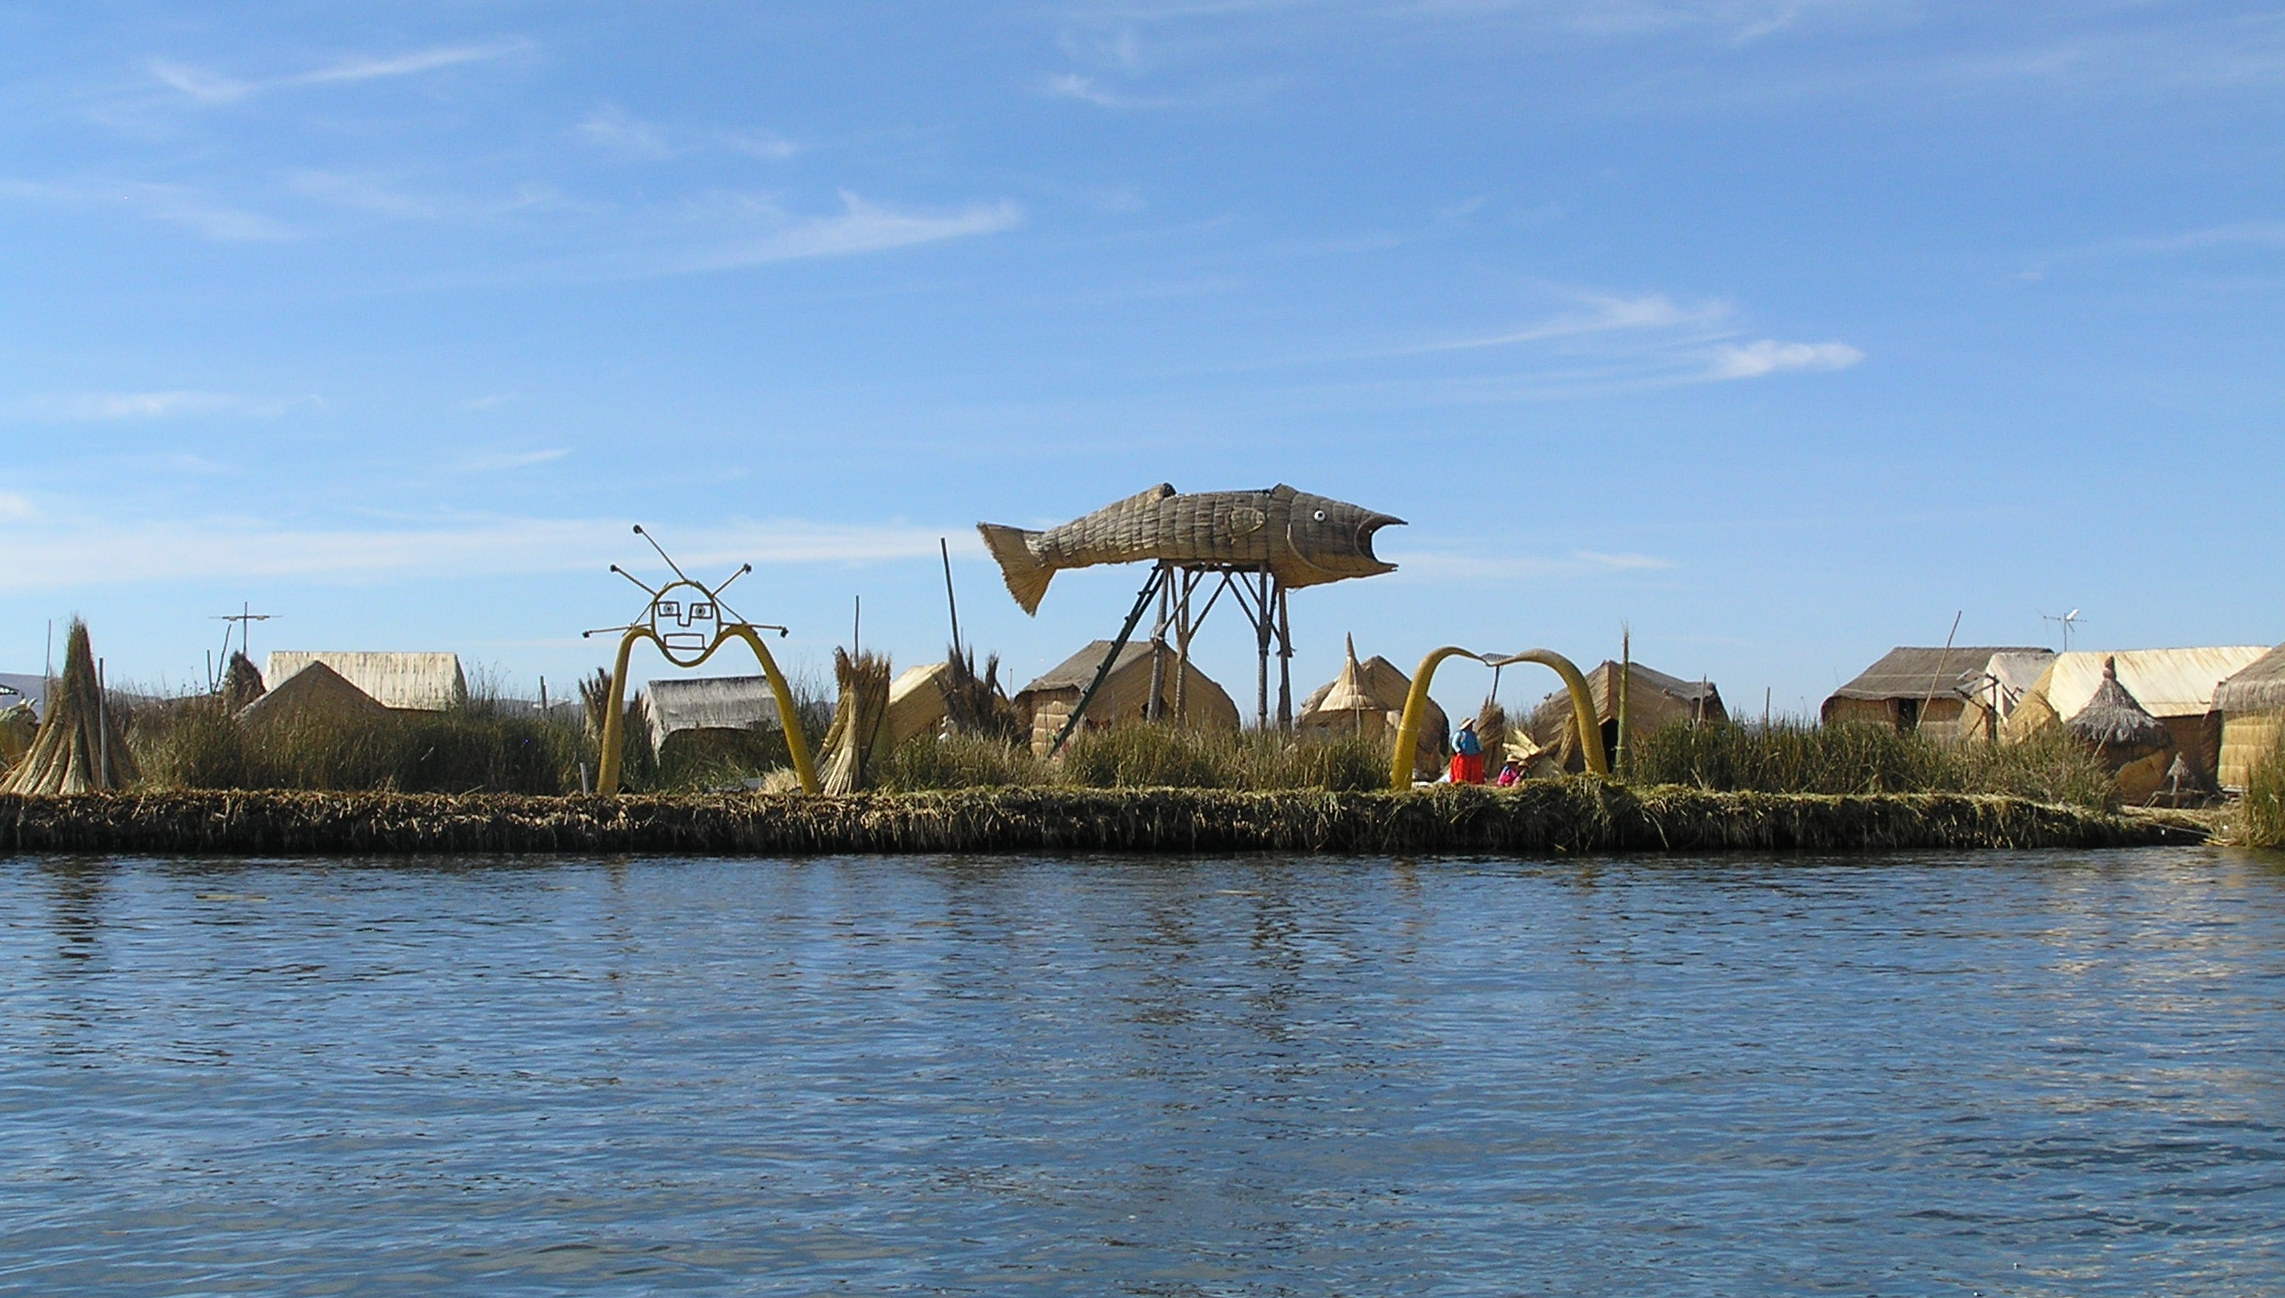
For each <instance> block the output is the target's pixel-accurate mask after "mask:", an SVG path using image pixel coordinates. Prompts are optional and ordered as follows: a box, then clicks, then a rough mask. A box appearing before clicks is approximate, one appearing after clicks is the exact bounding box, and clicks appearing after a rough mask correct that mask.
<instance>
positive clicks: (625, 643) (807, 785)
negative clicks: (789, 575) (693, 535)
mask: <svg viewBox="0 0 2285 1298" xmlns="http://www.w3.org/2000/svg"><path fill="white" fill-rule="evenodd" d="M635 535H637V536H640V537H642V538H643V539H644V540H646V541H649V542H650V543H651V548H652V549H653V550H656V551H658V556H659V558H661V559H664V560H666V566H667V567H668V568H670V569H672V570H673V572H674V578H675V579H674V580H673V581H670V582H667V583H666V584H665V585H663V586H660V587H658V588H656V589H653V588H652V587H651V585H650V583H648V582H646V581H644V580H643V579H642V578H640V577H637V576H635V575H634V574H633V573H631V572H628V571H627V570H626V569H625V568H622V567H620V566H619V565H618V564H615V563H614V564H612V565H611V571H613V572H615V573H618V574H619V575H620V576H622V577H625V578H626V579H627V580H628V581H631V582H633V583H635V584H636V585H637V586H640V587H642V590H643V594H644V595H646V596H648V597H649V599H650V602H649V603H648V604H647V605H645V606H644V608H643V613H642V616H641V617H639V618H637V619H636V620H634V621H633V622H630V623H628V624H627V625H625V626H613V627H603V628H600V630H599V631H588V632H585V633H583V637H582V638H584V636H590V635H596V634H599V633H600V632H601V631H616V632H618V633H619V656H618V659H617V660H616V661H615V662H613V663H612V665H611V686H610V690H611V693H610V699H609V700H608V703H607V705H606V706H605V708H604V712H603V733H602V736H601V743H602V755H601V761H600V764H599V767H598V769H597V771H596V776H595V791H596V792H598V793H616V792H618V789H619V765H620V756H621V752H620V748H621V744H622V741H623V736H622V734H621V732H622V730H623V728H624V725H625V721H624V716H625V703H626V698H627V659H628V656H629V655H630V654H631V653H633V651H634V648H635V644H636V642H637V641H641V640H648V641H650V642H651V643H653V644H655V645H657V646H658V647H659V652H660V653H661V654H664V655H665V656H666V660H667V661H668V662H670V663H673V664H674V665H675V666H677V667H696V666H698V665H700V664H701V663H704V662H705V661H706V660H707V659H709V658H711V657H713V656H714V651H715V650H717V649H720V648H721V647H722V646H723V645H725V644H727V643H729V642H730V641H732V640H743V641H745V642H746V645H747V647H748V648H750V649H752V650H753V651H754V660H755V661H756V662H758V663H760V664H761V668H762V674H763V675H764V676H766V677H768V678H769V682H770V692H771V693H772V694H774V695H775V696H777V706H778V723H779V725H780V726H781V727H783V729H784V731H785V737H786V755H787V756H788V757H789V758H791V759H792V761H793V769H794V773H795V774H796V775H797V776H799V777H800V779H801V787H802V788H803V789H804V790H805V791H807V792H810V793H815V792H817V788H818V785H817V772H816V770H815V769H814V768H813V767H812V766H811V765H810V760H809V748H808V745H807V744H806V742H804V740H803V739H802V735H801V718H800V716H799V715H798V714H797V712H796V710H795V708H794V703H793V692H792V691H791V690H789V689H788V688H787V687H786V683H785V677H784V675H782V674H781V673H780V672H779V671H778V665H777V663H776V662H775V661H774V660H772V659H771V657H770V651H769V649H768V648H767V647H765V646H764V645H763V644H762V638H761V636H760V635H759V634H757V632H760V631H775V632H777V633H778V634H779V635H781V636H782V635H784V634H785V633H786V629H785V628H784V627H782V626H757V625H756V624H755V623H752V622H748V621H746V620H745V619H744V618H742V617H739V616H738V615H737V613H736V612H735V611H734V610H732V609H730V608H728V607H727V606H725V605H724V604H723V603H722V592H723V591H724V590H727V589H728V588H729V586H730V583H731V582H734V581H736V580H738V579H739V578H740V577H743V576H745V575H746V574H747V573H749V572H752V571H753V570H754V565H752V564H750V563H748V564H741V565H739V568H738V570H737V571H736V572H733V573H731V574H730V575H729V576H728V577H725V578H723V579H722V581H721V582H720V583H719V584H718V585H713V586H709V585H707V584H706V583H705V582H702V581H697V580H694V579H693V578H692V577H691V576H690V574H688V573H686V572H684V571H683V570H682V567H681V565H680V564H677V563H676V562H675V561H674V559H673V558H672V557H670V556H669V555H668V554H667V552H666V549H665V548H664V547H663V546H661V545H660V544H659V543H658V541H657V539H656V538H654V537H653V536H651V534H650V533H648V532H645V531H644V530H643V529H642V527H641V526H640V525H638V526H637V527H636V528H635Z"/></svg>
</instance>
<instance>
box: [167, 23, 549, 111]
mask: <svg viewBox="0 0 2285 1298" xmlns="http://www.w3.org/2000/svg"><path fill="white" fill-rule="evenodd" d="M530 48H531V42H530V41H527V40H522V39H513V40H501V41H492V42H489V43H487V44H482V45H443V46H437V47H434V48H431V49H425V50H415V51H413V52H411V53H409V54H398V55H392V56H387V57H380V58H373V57H365V56H359V57H352V58H347V59H343V60H341V61H339V62H336V63H329V64H327V65H325V66H324V67H321V68H312V69H310V70H309V71H307V72H297V73H292V74H289V75H286V76H280V77H271V78H268V79H267V80H260V81H246V80H241V79H239V78H236V77H230V76H225V75H223V74H222V73H219V72H214V71H211V70H209V69H206V68H199V67H193V66H191V65H189V64H187V63H177V62H174V61H172V60H168V59H154V60H152V61H151V63H150V64H149V65H148V66H149V68H150V73H151V75H152V76H153V77H156V78H157V79H158V80H159V81H160V82H161V83H162V84H164V85H166V86H168V87H169V88H171V89H174V90H177V91H180V92H181V93H183V94H185V95H188V96H189V97H190V98H192V99H195V100H197V101H198V102H200V103H202V104H226V103H230V102H232V101H234V100H239V99H244V98H246V97H247V96H249V95H254V94H259V93H261V92H263V91H267V90H275V89H278V88H281V87H288V86H321V85H336V84H342V83H352V82H359V81H374V80H380V79H383V78H387V77H404V76H412V75H415V74H417V73H422V72H432V71H434V70H436V69H438V68H448V67H452V66H454V65H456V64H462V63H478V62H483V61H486V60H490V59H497V58H501V57H504V56H506V55H509V54H516V53H520V52H522V51H524V50H527V49H530Z"/></svg>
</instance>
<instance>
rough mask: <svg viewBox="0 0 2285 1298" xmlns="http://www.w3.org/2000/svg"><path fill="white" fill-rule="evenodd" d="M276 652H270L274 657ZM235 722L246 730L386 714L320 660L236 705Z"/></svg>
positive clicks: (351, 720)
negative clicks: (237, 706)
mask: <svg viewBox="0 0 2285 1298" xmlns="http://www.w3.org/2000/svg"><path fill="white" fill-rule="evenodd" d="M275 657H276V655H272V659H273V660H275ZM237 715H238V724H240V725H241V726H244V727H246V728H247V729H248V730H249V731H261V730H267V729H270V728H272V727H275V726H284V725H293V726H300V725H303V724H324V725H340V724H342V723H355V722H360V721H377V720H380V719H381V718H384V717H387V716H389V715H391V714H390V712H389V709H387V708H385V707H383V706H382V705H381V702H380V700H378V699H376V698H374V697H373V696H372V695H370V694H367V693H366V692H365V691H363V690H361V689H358V688H357V687H356V686H355V685H353V684H351V683H350V682H349V680H348V678H347V677H344V676H343V675H342V674H341V673H339V672H337V671H335V670H333V669H332V668H331V667H328V666H326V665H325V664H324V663H322V662H312V663H308V664H305V665H304V666H303V667H302V668H301V669H300V670H299V671H296V672H295V673H294V674H293V675H291V676H288V677H287V678H285V679H284V680H282V681H279V682H278V687H277V688H276V689H274V690H271V691H269V692H267V693H265V694H262V695H260V696H258V697H257V698H255V700H254V701H253V702H251V703H248V704H247V705H246V706H244V707H242V708H240V709H238V713H237Z"/></svg>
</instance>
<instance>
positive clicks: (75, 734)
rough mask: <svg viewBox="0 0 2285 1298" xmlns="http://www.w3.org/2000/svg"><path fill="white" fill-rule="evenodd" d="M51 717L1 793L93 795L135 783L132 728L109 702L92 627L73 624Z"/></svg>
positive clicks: (50, 696) (1, 786)
mask: <svg viewBox="0 0 2285 1298" xmlns="http://www.w3.org/2000/svg"><path fill="white" fill-rule="evenodd" d="M44 701H45V703H46V705H47V715H46V716H45V717H44V718H42V719H41V721H40V729H39V733H38V734H36V735H34V736H33V738H32V746H31V749H30V751H28V752H26V753H25V754H24V757H23V760H22V761H19V762H17V763H16V765H15V766H14V767H12V768H11V769H10V770H9V772H8V774H7V776H6V778H5V779H0V793H87V792H91V791H93V790H97V789H116V788H121V787H123V786H125V785H126V784H128V783H129V782H131V781H132V780H133V779H134V778H135V759H134V757H133V755H131V754H130V753H129V752H128V751H127V742H126V736H125V729H126V727H125V726H123V725H122V724H121V720H122V719H121V718H120V717H118V716H116V715H114V714H113V712H112V710H111V709H110V707H109V706H108V705H107V703H106V701H105V699H104V698H103V690H102V688H101V686H100V684H99V683H98V682H97V680H96V675H95V651H94V650H93V649H91V648H89V647H88V640H87V624H86V623H85V622H82V621H80V620H79V619H78V618H73V619H72V620H71V634H70V635H69V637H67V639H66V640H65V643H64V655H63V676H62V678H61V679H59V680H58V681H57V682H56V684H55V688H54V689H53V690H51V691H50V692H49V694H48V696H47V698H46V699H45V700H44Z"/></svg>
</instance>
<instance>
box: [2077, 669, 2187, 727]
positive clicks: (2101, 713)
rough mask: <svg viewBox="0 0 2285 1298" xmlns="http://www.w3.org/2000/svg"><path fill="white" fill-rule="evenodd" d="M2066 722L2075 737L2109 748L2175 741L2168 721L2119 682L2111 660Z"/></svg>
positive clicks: (2116, 670)
mask: <svg viewBox="0 0 2285 1298" xmlns="http://www.w3.org/2000/svg"><path fill="white" fill-rule="evenodd" d="M2063 725H2064V727H2065V728H2066V729H2068V730H2069V731H2070V732H2071V734H2072V735H2073V736H2074V737H2076V738H2078V739H2081V740H2084V741H2085V742H2087V743H2090V744H2094V745H2096V746H2098V747H2101V748H2107V749H2147V748H2166V747H2170V746H2172V744H2173V742H2174V736H2173V734H2172V733H2171V732H2169V731H2168V730H2167V729H2166V723H2165V722H2163V721H2160V720H2159V719H2158V718H2156V717H2154V716H2152V715H2150V713H2149V712H2147V711H2145V710H2144V709H2143V706H2142V704H2141V703H2140V702H2138V701H2137V700H2136V699H2135V697H2134V695H2132V694H2130V693H2128V692H2127V690H2126V687H2125V686H2123V685H2121V684H2119V682H2118V669H2117V666H2116V664H2115V663H2112V662H2108V661H2106V662H2105V663H2104V664H2103V674H2102V678H2101V679H2100V680H2099V681H2097V682H2096V684H2095V692H2094V696H2093V697H2092V698H2090V699H2088V700H2087V705H2086V706H2085V707H2083V708H2080V709H2079V710H2078V711H2077V712H2075V713H2072V714H2071V719H2070V720H2068V721H2066V722H2064V723H2063Z"/></svg>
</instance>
